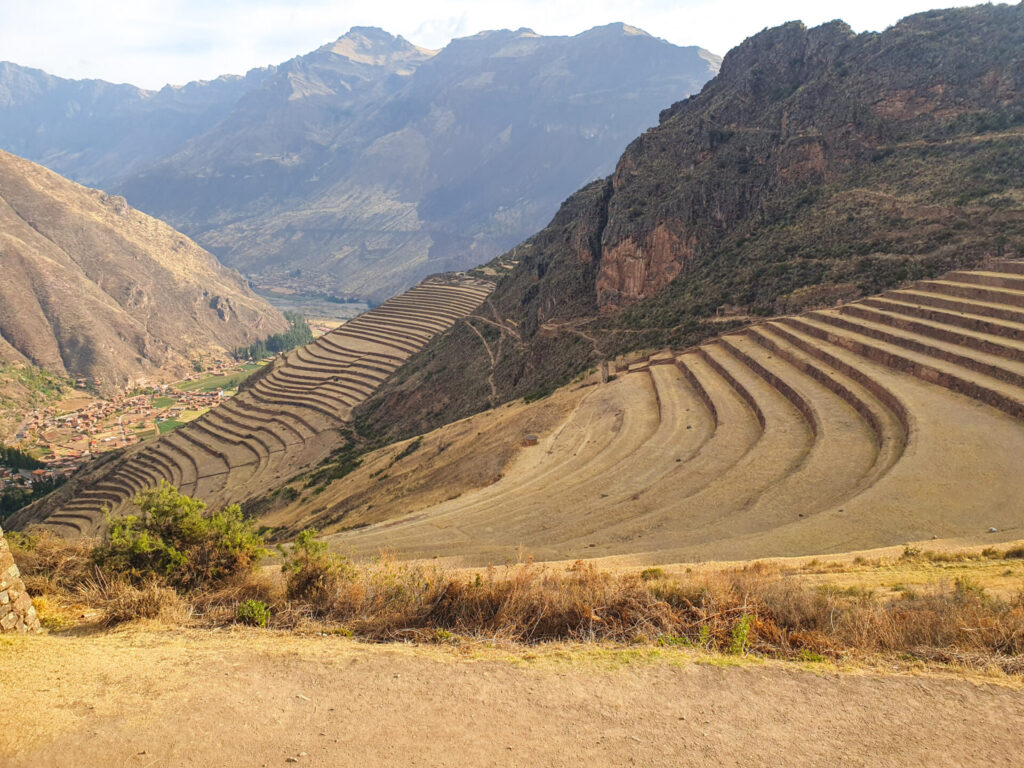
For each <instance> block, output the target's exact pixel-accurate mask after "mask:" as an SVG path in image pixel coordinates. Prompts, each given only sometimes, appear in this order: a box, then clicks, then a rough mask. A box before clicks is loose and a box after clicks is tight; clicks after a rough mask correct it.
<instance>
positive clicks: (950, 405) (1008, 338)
mask: <svg viewBox="0 0 1024 768" xmlns="http://www.w3.org/2000/svg"><path fill="white" fill-rule="evenodd" d="M527 435H533V436H534V439H533V440H524V438H526V436H527ZM1022 450H1024V261H1019V260H1013V261H1006V260H995V259H994V260H992V261H991V263H989V264H987V265H986V268H985V269H983V270H973V271H957V272H952V273H949V274H947V275H945V276H943V277H942V278H941V279H939V280H924V281H919V282H917V283H914V284H912V285H911V286H909V287H907V288H906V289H902V290H895V291H889V292H887V293H885V294H883V295H880V296H874V297H869V298H866V299H863V300H862V301H859V302H851V303H847V304H844V305H843V306H841V307H839V308H836V309H828V310H812V311H809V312H806V313H804V314H802V315H795V316H794V315H791V316H782V317H778V318H773V319H772V320H770V321H767V322H763V323H757V324H752V325H749V326H747V327H745V328H742V329H740V330H736V331H732V332H730V333H727V334H724V335H722V336H719V337H718V338H716V339H714V340H713V341H711V342H709V343H705V344H703V345H700V346H698V347H691V348H689V349H684V350H670V351H664V352H660V353H655V354H653V355H650V356H643V357H641V358H639V359H637V360H635V361H634V362H632V363H630V364H628V365H627V364H622V365H619V367H618V370H617V372H616V374H615V376H614V378H612V379H611V380H609V381H607V382H604V383H602V382H601V380H600V377H599V376H598V375H596V374H593V375H591V376H589V377H586V378H585V379H584V380H582V381H580V382H577V383H574V384H570V385H569V386H566V387H563V388H560V389H559V390H557V391H556V392H555V393H553V394H552V395H551V396H550V397H547V398H544V399H542V400H540V401H539V402H534V403H523V402H522V401H518V402H512V403H507V404H506V405H504V406H502V407H499V408H495V409H492V410H489V411H487V412H485V413H480V414H476V415H474V416H472V417H470V418H467V419H464V420H461V421H457V422H454V423H452V424H448V425H445V426H444V427H441V428H439V429H437V430H435V431H432V432H429V433H427V434H425V435H422V436H420V437H417V438H414V439H412V440H411V441H408V442H404V443H396V444H394V445H390V446H387V447H385V448H382V449H379V450H377V451H373V452H370V453H368V454H366V455H363V456H362V457H361V463H359V464H358V465H357V466H356V465H353V466H352V467H351V471H350V472H349V473H348V474H347V475H345V476H344V477H340V478H339V479H335V480H334V481H333V482H331V483H330V484H329V485H327V487H325V488H316V489H315V490H314V491H313V492H310V490H309V488H310V484H309V483H308V482H305V481H304V478H301V477H300V478H296V479H293V480H292V481H291V482H290V484H289V486H288V487H286V488H283V489H281V490H279V491H278V492H277V493H275V494H274V495H273V497H272V498H273V500H274V501H276V505H270V507H269V509H268V510H267V513H266V514H265V515H264V516H263V517H262V522H263V523H264V524H265V525H268V526H273V527H275V528H277V529H279V532H278V535H279V536H280V537H281V538H290V537H293V536H294V535H295V534H296V533H297V532H298V531H300V530H302V529H303V528H304V527H307V526H314V527H316V528H317V529H319V530H322V531H327V532H328V533H330V534H334V535H332V536H331V537H330V538H331V541H332V543H333V544H334V545H335V546H336V547H337V549H338V550H339V551H341V552H346V553H349V554H353V555H356V556H359V557H362V558H369V557H373V556H376V554H377V553H378V552H380V551H381V550H382V549H384V550H388V551H391V552H393V553H395V554H396V555H397V556H399V557H402V558H430V557H449V558H452V559H453V560H455V561H456V562H458V563H465V564H470V565H486V564H488V563H501V562H503V561H505V560H506V559H508V558H515V557H516V555H517V553H518V552H519V551H520V548H522V549H523V550H525V551H527V552H529V553H530V554H531V555H532V556H533V557H535V558H537V559H543V560H573V559H576V558H587V557H602V556H614V557H617V558H622V560H623V561H624V562H630V563H636V562H644V563H673V562H680V561H683V562H693V561H696V560H705V559H711V560H734V559H748V558H756V557H766V556H794V555H812V554H821V553H836V552H847V551H850V550H859V549H870V548H875V547H882V546H893V545H902V544H905V543H906V542H908V541H909V542H914V541H922V540H926V541H927V540H931V539H932V538H938V539H944V540H949V543H951V542H958V543H961V544H963V543H970V544H973V545H990V544H992V543H994V542H1006V541H1013V540H1016V539H1019V538H1020V537H1021V536H1022V535H1024V519H1022V517H1021V513H1020V503H1019V499H1020V498H1021V495H1022V494H1024V478H1022V477H1021V474H1020V472H1019V471H1017V469H1016V468H1017V465H1018V464H1019V459H1018V456H1019V454H1020V452H1021V451H1022Z"/></svg>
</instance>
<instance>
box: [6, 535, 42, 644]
mask: <svg viewBox="0 0 1024 768" xmlns="http://www.w3.org/2000/svg"><path fill="white" fill-rule="evenodd" d="M39 629H40V627H39V617H38V616H37V615H36V609H35V608H34V607H33V606H32V598H31V597H29V595H28V592H26V591H25V585H24V584H23V583H22V581H21V572H20V571H19V570H18V566H17V565H16V564H15V562H14V556H13V555H12V554H11V548H10V547H9V546H8V544H7V539H5V538H4V532H3V529H0V633H3V632H38V631H39Z"/></svg>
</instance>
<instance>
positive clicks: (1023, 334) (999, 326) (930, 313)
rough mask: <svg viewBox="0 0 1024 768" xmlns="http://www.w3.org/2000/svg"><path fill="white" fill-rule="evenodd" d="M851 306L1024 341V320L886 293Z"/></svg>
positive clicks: (1023, 316) (1022, 317)
mask: <svg viewBox="0 0 1024 768" xmlns="http://www.w3.org/2000/svg"><path fill="white" fill-rule="evenodd" d="M847 306H848V307H853V306H865V307H872V308H874V309H880V310H884V311H885V312H891V313H893V314H900V315H906V316H907V317H915V318H920V319H922V320H930V321H932V322H935V323H942V324H944V325H952V326H956V327H959V328H965V329H967V330H969V331H975V332H978V333H987V334H991V335H993V336H1001V337H1003V338H1007V339H1014V340H1015V341H1024V322H1014V321H1010V320H999V319H996V318H993V317H991V316H988V315H980V314H973V313H970V312H964V311H953V310H947V309H939V308H937V307H929V306H926V305H922V304H912V303H908V302H905V301H897V300H895V299H887V298H884V297H875V298H868V299H861V301H859V302H858V303H857V304H850V305H847ZM1020 317H1021V320H1024V312H1022V313H1021V316H1020Z"/></svg>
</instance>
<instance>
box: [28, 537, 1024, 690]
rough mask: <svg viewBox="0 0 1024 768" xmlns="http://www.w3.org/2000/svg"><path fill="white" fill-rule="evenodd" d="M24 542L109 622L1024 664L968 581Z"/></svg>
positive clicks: (1013, 627) (1012, 611)
mask: <svg viewBox="0 0 1024 768" xmlns="http://www.w3.org/2000/svg"><path fill="white" fill-rule="evenodd" d="M12 544H13V545H14V547H15V549H16V556H17V558H18V561H19V564H20V565H21V567H22V570H23V572H24V574H25V578H26V582H27V584H28V585H29V588H30V589H31V590H33V592H34V593H35V594H36V595H39V596H45V595H51V596H57V597H58V598H63V599H73V600H78V601H83V602H85V603H87V604H89V605H91V606H93V607H96V608H100V609H102V610H103V611H104V613H105V616H106V618H105V622H106V623H108V624H116V623H119V622H121V621H127V620H130V619H135V618H150V619H158V620H160V621H163V622H167V623H171V624H181V623H183V622H185V621H189V620H191V621H198V622H200V623H202V624H204V625H207V626H218V625H225V624H230V623H233V622H235V621H236V620H237V616H238V606H239V604H241V603H244V602H245V601H257V602H259V603H261V604H265V605H266V606H267V607H268V608H269V609H270V625H271V626H272V627H277V628H281V629H283V628H294V627H300V626H313V627H315V628H319V629H321V630H328V629H330V630H333V631H341V632H345V633H352V634H355V635H358V636H361V637H365V638H369V639H374V640H394V639H423V638H427V639H435V640H436V639H448V638H451V637H453V636H464V637H479V638H486V639H491V640H501V641H506V642H515V643H527V644H528V643H539V642H546V641H570V642H589V641H602V640H604V641H613V642H628V643H636V642H648V643H657V644H661V645H689V646H695V647H702V648H707V649H709V650H718V651H722V652H732V653H744V652H747V651H748V650H749V651H752V652H755V653H759V654H762V655H769V656H777V657H782V658H803V659H819V658H821V657H825V656H831V657H842V656H847V655H849V654H876V653H882V654H894V653H895V654H910V655H912V656H914V657H916V658H921V659H926V660H945V661H947V662H952V663H957V664H971V665H973V666H985V665H987V664H996V665H998V666H999V667H1001V668H1002V669H1003V670H1005V671H1006V672H1008V673H1013V674H1020V673H1022V672H1024V661H1022V659H1024V593H1021V594H1018V595H1017V596H1016V597H1013V598H1010V599H1002V598H998V597H994V596H992V595H989V594H987V593H986V592H985V591H984V590H983V589H981V588H980V587H979V586H978V585H976V584H974V583H972V582H971V581H970V580H969V579H967V578H963V577H961V578H960V579H958V580H956V581H955V582H953V583H941V584H936V585H932V586H928V587H920V588H917V589H914V590H910V589H906V590H904V591H903V592H902V593H901V594H899V595H897V596H893V595H892V594H891V593H888V592H886V593H884V594H881V595H879V594H876V593H875V592H874V591H873V590H870V589H864V588H861V587H845V588H838V587H832V586H813V585H808V584H806V583H805V582H803V581H802V580H801V578H800V576H799V575H798V574H796V573H795V572H793V571H790V570H783V569H780V568H779V567H778V566H775V565H770V564H764V563H753V564H751V565H748V566H746V567H743V568H734V569H729V570H720V571H709V572H705V573H701V574H692V575H691V574H689V573H687V574H685V575H681V576H675V575H668V574H666V573H664V572H662V571H660V570H655V569H648V570H646V571H642V572H639V573H609V572H605V571H600V570H598V568H597V567H596V566H595V565H594V564H592V563H586V562H577V563H575V564H573V565H571V566H570V567H568V568H565V567H562V566H553V565H538V564H535V563H533V562H531V561H525V562H520V563H517V564H513V565H508V566H505V567H502V568H489V569H487V570H486V571H483V572H480V573H474V574H469V575H467V574H465V573H460V572H456V571H452V570H449V569H446V568H444V567H440V566H436V565H423V564H412V563H400V562H396V561H394V560H391V559H388V558H381V559H379V560H377V561H376V562H373V563H368V564H354V563H351V562H349V561H348V560H346V559H345V558H342V557H339V556H337V555H335V554H333V553H331V552H329V550H328V549H327V547H326V545H325V544H324V543H323V542H321V541H318V540H317V539H316V538H315V533H314V532H307V533H305V534H304V535H303V536H301V537H300V538H299V539H298V540H297V542H296V544H295V546H293V547H292V548H291V549H290V550H289V551H287V552H285V553H284V554H285V566H284V575H283V576H284V577H283V579H282V578H279V577H276V576H275V575H273V574H270V573H267V572H266V571H265V570H263V571H261V570H244V571H239V572H237V573H235V574H233V575H231V576H229V577H228V578H225V579H220V580H218V581H217V582H215V583H212V584H209V585H206V586H205V587H204V588H202V589H195V590H191V591H188V592H184V593H178V592H175V591H174V590H173V589H171V588H169V587H168V586H166V582H163V581H161V580H160V579H156V578H153V579H150V580H147V581H144V582H141V583H136V584H134V585H133V584H132V583H130V582H129V581H128V580H127V579H125V578H122V577H119V576H116V575H110V574H105V573H104V572H102V571H99V570H97V569H96V568H95V566H94V565H93V560H92V557H91V549H92V546H93V543H91V542H83V541H73V542H69V541H65V540H63V539H58V538H56V537H53V536H49V535H45V534H41V535H38V536H34V537H23V536H22V537H19V536H15V537H13V541H12ZM913 556H915V557H919V556H921V555H920V553H914V555H913ZM1006 556H1009V553H1007V555H1006ZM984 557H985V558H986V559H987V558H991V557H993V555H992V554H986V555H984Z"/></svg>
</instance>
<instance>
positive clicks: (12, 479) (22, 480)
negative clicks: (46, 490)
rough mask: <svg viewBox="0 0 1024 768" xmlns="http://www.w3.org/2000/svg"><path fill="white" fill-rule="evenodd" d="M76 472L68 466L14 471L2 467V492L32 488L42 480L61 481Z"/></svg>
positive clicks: (0, 490)
mask: <svg viewBox="0 0 1024 768" xmlns="http://www.w3.org/2000/svg"><path fill="white" fill-rule="evenodd" d="M73 471H74V469H73V468H69V467H67V466H56V465H48V466H47V467H46V468H45V469H12V468H11V467H4V466H0V492H2V491H6V490H7V489H8V488H14V487H18V486H20V487H22V488H31V487H32V486H33V485H34V484H36V483H38V482H40V481H41V480H51V481H54V480H59V479H63V478H66V477H68V476H69V475H70V474H71V473H72V472H73Z"/></svg>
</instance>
